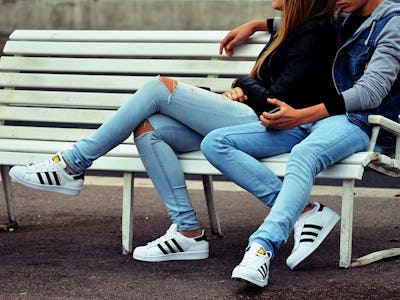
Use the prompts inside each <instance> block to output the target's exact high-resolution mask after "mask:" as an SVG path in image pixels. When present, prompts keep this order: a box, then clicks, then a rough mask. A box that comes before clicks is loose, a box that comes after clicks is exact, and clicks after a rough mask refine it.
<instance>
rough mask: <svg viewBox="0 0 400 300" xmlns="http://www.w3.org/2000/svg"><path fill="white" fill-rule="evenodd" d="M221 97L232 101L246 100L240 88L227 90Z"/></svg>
mask: <svg viewBox="0 0 400 300" xmlns="http://www.w3.org/2000/svg"><path fill="white" fill-rule="evenodd" d="M223 95H224V96H225V97H227V98H229V99H231V100H233V101H239V102H244V101H246V100H247V96H246V95H245V94H244V93H243V90H242V89H241V88H240V87H235V88H232V89H229V90H227V91H226V92H225V93H223Z"/></svg>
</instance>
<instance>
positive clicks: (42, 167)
mask: <svg viewBox="0 0 400 300" xmlns="http://www.w3.org/2000/svg"><path fill="white" fill-rule="evenodd" d="M26 167H27V168H29V169H31V170H34V171H38V172H41V171H47V170H49V169H54V167H55V163H54V162H53V161H52V160H51V159H49V160H45V161H40V162H35V163H30V164H27V165H26Z"/></svg>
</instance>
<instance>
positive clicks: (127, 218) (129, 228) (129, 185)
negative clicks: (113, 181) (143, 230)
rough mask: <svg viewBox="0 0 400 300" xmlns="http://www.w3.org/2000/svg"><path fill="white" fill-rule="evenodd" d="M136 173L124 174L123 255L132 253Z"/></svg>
mask: <svg viewBox="0 0 400 300" xmlns="http://www.w3.org/2000/svg"><path fill="white" fill-rule="evenodd" d="M134 179H135V174H134V173H124V187H123V194H122V254H130V253H132V241H133V192H134Z"/></svg>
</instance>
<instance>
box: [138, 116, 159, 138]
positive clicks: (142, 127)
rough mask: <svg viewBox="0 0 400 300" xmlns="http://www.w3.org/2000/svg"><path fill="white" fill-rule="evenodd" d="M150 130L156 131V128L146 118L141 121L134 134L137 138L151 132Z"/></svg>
mask: <svg viewBox="0 0 400 300" xmlns="http://www.w3.org/2000/svg"><path fill="white" fill-rule="evenodd" d="M150 131H154V128H153V126H151V123H150V122H149V120H147V119H146V120H144V121H143V122H142V123H140V124H139V126H138V127H136V129H135V131H134V134H133V135H134V137H135V138H138V137H140V136H142V135H143V134H145V133H147V132H150Z"/></svg>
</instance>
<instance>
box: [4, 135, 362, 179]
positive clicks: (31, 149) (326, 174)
mask: <svg viewBox="0 0 400 300" xmlns="http://www.w3.org/2000/svg"><path fill="white" fill-rule="evenodd" d="M16 147H17V148H16ZM71 147H72V143H68V142H51V141H21V140H18V141H16V140H6V139H5V140H3V139H1V140H0V151H1V153H2V155H1V156H0V164H2V163H3V161H7V163H8V164H9V163H10V160H9V159H10V158H9V157H8V156H7V153H12V151H14V150H15V149H22V150H20V151H18V152H15V156H17V155H19V154H20V153H21V152H23V151H26V153H27V154H26V156H25V159H24V160H23V161H22V162H20V163H21V164H24V163H27V162H31V161H35V160H28V158H29V157H30V154H29V153H37V154H40V153H42V154H45V155H42V156H41V157H40V159H46V158H48V157H49V156H50V155H52V154H54V153H56V152H62V151H65V150H66V149H69V148H71ZM198 154H199V155H200V153H198ZM105 157H112V158H113V162H114V164H113V165H108V166H107V167H106V168H104V166H103V167H101V164H102V162H101V158H100V159H98V160H96V161H95V164H94V167H95V168H98V169H101V170H114V171H129V170H131V171H141V170H142V169H140V170H138V169H130V166H131V165H132V164H133V163H134V164H137V163H138V162H133V161H135V160H138V161H139V164H140V158H139V157H138V153H137V149H136V147H134V146H133V145H125V144H122V145H119V146H117V147H116V148H114V149H113V150H111V151H110V152H108V153H107V154H106V156H105ZM105 157H103V158H105ZM124 158H127V159H128V160H125V159H124ZM179 158H180V163H181V165H182V169H183V171H184V172H185V173H187V174H211V175H218V174H221V173H220V172H219V171H218V170H216V169H215V168H214V167H213V166H212V165H211V164H210V163H209V162H208V161H207V160H206V159H203V160H198V159H196V160H190V159H183V158H182V157H179ZM12 159H13V160H14V161H16V158H15V157H14V156H12ZM32 159H33V158H32ZM37 160H39V159H37ZM118 162H123V163H121V164H119V163H118ZM263 164H264V165H265V166H267V167H268V168H269V169H270V170H271V171H272V172H274V173H275V174H276V175H277V176H283V175H284V173H285V168H286V164H285V163H275V162H264V163H263ZM143 171H144V168H143ZM363 173H364V167H362V166H360V165H358V166H357V165H345V164H337V165H333V166H331V167H329V168H328V169H327V170H325V171H323V172H321V173H319V174H318V175H317V178H325V179H361V178H362V175H363Z"/></svg>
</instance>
